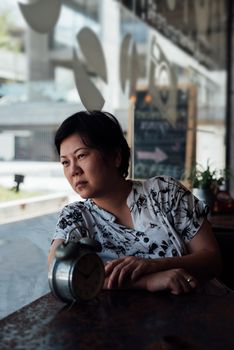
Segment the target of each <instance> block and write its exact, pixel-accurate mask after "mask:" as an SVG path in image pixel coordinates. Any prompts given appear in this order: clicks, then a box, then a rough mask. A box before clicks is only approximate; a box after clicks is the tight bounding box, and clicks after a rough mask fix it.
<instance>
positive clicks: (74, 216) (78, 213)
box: [57, 201, 88, 229]
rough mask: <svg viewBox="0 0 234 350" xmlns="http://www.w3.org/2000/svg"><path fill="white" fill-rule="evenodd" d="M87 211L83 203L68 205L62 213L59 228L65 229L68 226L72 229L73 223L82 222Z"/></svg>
mask: <svg viewBox="0 0 234 350" xmlns="http://www.w3.org/2000/svg"><path fill="white" fill-rule="evenodd" d="M87 210H88V208H87V205H86V203H85V202H82V201H79V202H73V203H70V204H67V205H66V206H65V207H64V208H63V209H62V210H61V212H60V216H59V221H58V224H57V226H58V227H59V228H61V229H65V228H66V227H67V226H68V227H71V226H72V225H73V223H79V222H82V221H83V217H84V216H86V213H87Z"/></svg>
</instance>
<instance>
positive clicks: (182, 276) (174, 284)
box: [104, 269, 198, 295]
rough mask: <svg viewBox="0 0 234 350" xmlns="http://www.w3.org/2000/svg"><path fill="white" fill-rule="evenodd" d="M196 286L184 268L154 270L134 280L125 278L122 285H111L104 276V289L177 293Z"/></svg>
mask: <svg viewBox="0 0 234 350" xmlns="http://www.w3.org/2000/svg"><path fill="white" fill-rule="evenodd" d="M197 286H198V281H197V279H196V278H195V277H193V276H191V275H190V274H189V273H188V272H187V271H185V270H184V269H170V270H167V271H161V272H155V273H151V274H148V275H145V276H142V277H140V278H139V279H138V280H137V281H136V282H133V281H131V280H129V279H128V280H126V282H125V283H124V284H123V285H122V286H117V285H113V284H112V283H110V281H109V278H108V277H106V279H105V283H104V289H110V288H123V289H131V288H132V289H145V290H148V291H149V292H159V291H169V292H170V293H172V294H175V295H179V294H185V293H189V292H191V291H192V290H193V289H195V288H196V287H197Z"/></svg>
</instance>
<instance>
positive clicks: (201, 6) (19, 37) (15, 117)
mask: <svg viewBox="0 0 234 350" xmlns="http://www.w3.org/2000/svg"><path fill="white" fill-rule="evenodd" d="M4 4H5V7H4ZM0 11H1V14H0V18H1V22H2V29H1V27H0V61H1V62H0V163H1V167H2V169H6V170H4V171H3V170H2V172H1V171H0V187H1V186H4V185H5V184H7V185H8V183H10V181H13V180H12V176H13V175H14V181H15V188H18V192H20V190H21V189H24V186H26V185H27V181H28V179H30V176H31V175H30V171H32V169H33V167H34V166H35V169H39V168H36V167H40V166H42V164H43V169H46V166H48V169H49V168H50V169H52V170H51V174H53V175H51V178H50V179H49V180H48V181H50V182H51V181H52V182H53V176H56V175H54V174H57V172H58V170H57V168H54V166H57V163H58V156H57V154H56V150H55V148H54V146H53V137H54V134H55V132H56V130H57V128H58V126H59V124H60V123H61V122H62V121H63V120H64V119H65V118H66V117H67V116H69V115H71V114H72V113H74V112H75V111H77V110H84V109H85V110H103V111H109V112H111V113H113V114H114V115H115V116H116V117H117V119H118V120H119V122H120V124H121V126H122V128H123V131H124V134H125V136H126V139H127V141H128V144H129V146H130V148H131V166H130V169H129V174H130V177H131V178H134V179H139V180H144V179H147V178H150V177H153V176H157V175H162V174H163V175H168V176H172V177H174V178H176V179H178V180H180V181H181V182H182V183H183V184H184V185H185V186H187V187H189V188H190V190H191V191H193V193H194V195H195V196H197V197H198V198H199V199H201V200H203V201H204V202H206V203H207V204H208V206H209V208H210V211H209V220H210V221H211V223H212V226H213V230H214V233H215V236H216V238H217V241H218V244H219V247H220V251H221V256H222V261H223V270H222V273H221V276H220V280H221V281H222V283H224V284H225V285H226V286H227V287H228V288H230V294H231V290H232V289H234V274H233V266H234V265H233V264H234V156H233V155H234V112H233V110H234V94H233V91H234V88H233V87H234V83H233V67H234V58H233V57H234V55H233V53H234V46H233V44H234V42H233V37H234V36H233V30H234V29H233V24H234V21H233V18H234V14H233V2H232V1H231V0H204V1H200V0H86V1H83V0H51V1H49V2H47V1H44V0H37V1H35V0H28V1H21V0H19V1H17V2H16V1H5V0H3V2H2V4H1V5H0ZM20 164H23V165H22V166H21V167H20ZM25 164H27V166H28V167H29V168H30V171H29V172H27V170H26V169H27V166H25ZM14 166H15V168H14ZM24 167H25V168H24ZM7 169H12V170H11V171H9V170H7ZM36 171H38V170H36ZM43 171H44V170H43ZM17 179H18V180H19V179H20V180H19V181H18V182H17ZM26 180H27V181H26ZM4 181H5V182H4ZM40 181H41V182H43V177H42V178H41V179H40V178H38V179H37V185H38V188H40ZM54 183H55V182H54ZM43 186H44V185H43ZM44 187H45V186H44ZM65 189H66V187H65ZM44 190H46V191H48V192H53V190H54V189H51V188H44ZM0 200H1V199H0ZM68 200H70V199H68ZM63 203H64V202H63ZM0 205H1V203H0ZM39 206H40V207H41V210H42V211H43V208H42V207H43V205H39ZM21 207H22V205H21ZM24 207H25V205H24ZM55 210H57V208H56V209H54V211H55ZM47 211H48V212H47ZM51 211H53V210H51V209H47V207H46V206H44V211H43V212H41V213H42V214H40V213H38V212H36V213H33V211H32V212H30V214H29V216H28V217H27V220H28V219H29V218H30V217H32V218H34V217H39V216H40V217H43V216H45V215H47V214H49V213H51ZM2 212H3V207H2ZM4 213H5V212H4ZM3 215H8V214H3ZM14 215H17V214H16V212H15V210H13V209H11V210H10V215H9V217H8V221H7V222H6V221H5V222H4V220H3V219H2V220H3V221H2V224H0V234H1V227H2V232H3V231H4V230H5V228H6V226H4V225H9V223H10V222H19V221H17V220H19V219H18V217H17V218H16V216H15V217H14ZM19 215H21V214H19ZM1 218H2V217H1V214H0V220H1ZM25 220H26V219H23V221H24V225H25ZM0 222H1V221H0ZM41 223H42V225H43V221H41ZM18 227H21V226H20V222H19V225H18ZM50 234H51V232H50ZM46 239H47V244H48V242H49V239H50V237H49V236H48V237H47V238H46ZM0 246H1V236H0ZM45 259H46V257H45ZM51 278H52V277H51ZM0 279H1V278H0ZM121 293H123V292H121ZM121 293H119V294H118V293H117V294H115V293H114V294H113V295H111V296H110V297H108V298H104V297H103V296H102V295H101V297H100V298H101V299H100V300H102V303H103V305H104V306H103V308H102V309H101V306H100V307H99V309H98V311H97V313H96V315H95V317H94V318H95V322H94V323H93V324H92V325H90V327H93V329H94V330H93V331H90V334H91V335H90V338H89V336H88V334H89V333H88V332H87V327H89V325H88V323H87V322H88V321H87V319H88V317H89V316H90V314H91V313H92V312H94V310H95V303H94V302H92V303H91V304H89V307H88V311H87V310H86V308H85V305H84V304H81V306H80V309H79V310H78V311H79V315H80V316H79V317H80V319H79V318H78V316H77V314H76V310H75V311H74V309H71V311H70V314H69V308H68V307H67V308H66V307H64V309H63V311H61V304H59V303H58V302H57V303H56V302H55V301H54V299H53V297H52V296H51V294H48V295H47V296H46V297H45V299H41V301H40V300H39V301H38V300H36V301H35V302H34V304H30V307H29V309H27V310H26V309H25V310H26V311H24V310H23V309H22V310H23V311H22V314H20V312H21V309H20V306H18V307H16V310H14V311H15V313H14V314H12V315H13V316H12V318H10V319H9V317H11V316H8V315H4V316H7V317H6V318H3V320H2V326H3V327H4V329H5V333H4V334H5V337H4V344H3V347H1V346H0V348H1V349H7V347H4V345H5V346H8V345H9V344H10V342H11V345H12V346H11V348H12V349H18V347H17V344H18V345H19V344H20V345H21V346H22V349H23V348H25V349H26V347H24V344H26V333H25V332H26V331H25V329H23V330H22V332H21V333H20V332H18V331H15V332H16V333H14V331H13V330H12V329H13V328H14V325H16V323H17V324H18V323H19V322H20V321H19V320H20V317H22V319H23V320H24V321H25V322H26V324H27V325H28V326H29V327H31V326H32V323H33V322H36V324H38V327H39V328H38V329H39V331H37V332H36V331H35V330H33V331H32V333H31V334H29V335H28V337H29V344H31V347H29V348H30V349H32V348H33V349H37V348H38V349H39V348H40V349H42V348H43V349H45V350H46V349H52V348H53V349H74V347H73V346H74V341H75V340H77V341H78V342H80V344H81V347H80V349H110V347H111V340H110V339H107V338H108V337H107V335H106V336H104V335H103V332H102V330H100V329H99V328H102V327H101V326H100V324H101V323H100V322H103V327H106V332H107V333H108V329H110V334H113V329H115V333H114V335H113V339H112V340H113V346H112V347H113V349H148V350H150V349H152V350H153V349H159V350H160V349H181V350H182V349H208V348H210V349H211V348H212V349H221V343H222V342H221V339H222V340H223V337H224V336H223V337H222V336H220V338H219V335H218V334H219V331H218V327H219V324H221V323H222V322H223V323H225V325H226V322H227V323H228V325H226V330H227V331H226V336H225V337H226V338H225V339H226V340H225V341H226V347H225V346H222V348H225V349H233V348H234V343H233V341H232V335H231V326H232V327H233V326H234V323H233V322H234V318H233V316H232V314H234V313H232V311H234V299H233V297H232V299H230V300H229V299H228V298H229V297H230V296H229V295H228V296H226V295H225V296H223V295H221V296H220V298H219V299H218V300H216V299H212V297H213V296H212V295H211V296H210V298H209V297H208V296H207V299H206V300H202V301H200V300H199V301H198V304H197V305H198V306H197V309H196V310H193V309H192V308H191V312H192V310H193V311H194V312H195V316H194V318H193V319H192V317H191V316H190V315H189V312H188V314H186V313H185V311H183V315H182V316H180V317H181V318H180V319H179V321H181V322H186V321H185V320H184V319H183V317H184V318H186V319H187V320H188V324H187V328H186V329H187V330H189V331H191V339H190V338H189V337H186V336H185V333H184V331H183V330H182V328H181V327H180V326H177V328H173V327H175V326H174V325H173V324H172V323H170V324H169V325H168V327H169V330H170V332H169V333H167V334H166V333H165V334H164V333H163V332H164V328H163V327H164V326H163V322H164V323H166V322H167V321H166V320H167V319H168V318H171V319H173V318H174V321H175V322H176V323H177V321H176V318H175V316H171V312H173V310H172V309H173V307H172V306H171V305H170V308H169V307H168V305H167V304H166V301H165V300H164V296H161V295H159V296H158V297H157V298H159V299H157V300H156V303H157V302H159V303H160V307H159V306H158V307H156V306H155V305H154V306H152V304H154V301H153V296H152V295H151V296H150V297H149V299H147V300H145V301H142V300H141V301H140V302H139V299H140V298H141V294H137V295H135V294H134V295H132V296H131V294H129V293H130V292H128V294H127V295H126V296H124V294H123V295H122V294H121ZM27 294H28V291H27ZM42 294H43V293H42ZM42 294H41V295H39V296H40V297H41V296H42ZM22 298H23V296H22ZM123 298H124V299H125V301H123ZM186 298H187V297H186ZM217 298H218V297H217ZM230 298H231V297H230ZM104 299H105V301H104ZM25 300H26V299H25ZM221 300H222V301H221ZM31 301H32V302H33V300H31ZM138 302H139V310H137V311H136V310H135V309H137V308H138V306H137V305H136V303H138ZM192 302H193V303H196V299H195V298H194V299H193V301H192ZM209 302H210V308H211V307H215V312H216V313H217V315H216V316H217V317H216V318H215V317H214V318H213V321H211V320H210V317H212V315H211V313H210V314H209V312H210V311H207V315H208V316H207V319H208V321H207V324H209V326H207V325H205V326H204V325H203V324H202V323H199V313H200V315H201V317H203V316H204V317H206V314H205V312H206V311H205V305H207V303H209ZM186 303H187V299H184V300H183V301H181V305H179V304H178V302H176V301H175V302H174V311H175V312H177V311H178V312H180V311H179V310H180V309H179V308H180V307H183V308H186V305H187V304H186ZM222 303H223V304H222ZM128 304H129V305H131V306H127V305H128ZM48 305H49V306H48ZM189 305H190V304H189ZM214 305H216V306H214ZM230 305H231V306H230ZM229 306H230V309H229ZM26 307H27V306H26ZM163 307H165V309H164V310H165V315H164V316H162V317H161V319H160V320H161V324H159V323H157V325H156V326H155V324H153V325H152V321H151V318H152V317H153V313H154V312H155V313H156V314H157V312H158V313H160V315H161V313H162V314H163ZM187 307H188V306H187ZM188 308H189V307H188ZM199 308H200V309H199ZM85 310H86V311H85ZM150 310H151V312H150ZM152 310H153V311H152ZM209 310H210V309H209ZM0 311H1V307H0ZM134 311H135V312H136V313H137V317H139V320H138V321H136V323H135V324H134V323H133V321H132V318H134V317H135V316H134ZM17 312H18V314H17ZM95 312H96V311H95ZM108 312H109V313H110V315H111V317H112V320H111V321H110V322H109V323H108V322H107V321H106V314H107V313H108ZM147 312H148V313H147ZM30 313H38V318H39V317H44V320H45V323H44V326H43V325H42V324H41V323H39V321H38V319H37V317H36V316H35V317H34V318H33V317H32V316H29V315H30ZM55 314H56V317H57V318H56V319H55V321H52V316H51V315H55ZM43 315H44V316H43ZM69 315H70V316H69ZM30 317H31V318H30ZM54 317H55V316H54ZM69 317H70V321H69ZM90 317H92V316H90ZM141 317H142V319H143V321H144V322H145V325H144V329H147V324H148V330H147V333H146V334H147V336H148V338H147V339H148V340H147V341H146V340H144V341H143V340H142V339H140V338H138V336H137V333H138V332H139V333H141V331H140V329H141V325H142V323H141V321H140V318H141ZM218 318H219V319H218ZM118 320H119V322H120V323H121V322H122V323H123V324H124V325H125V326H126V329H125V330H123V328H119V327H120V326H119V324H118ZM124 320H125V321H124ZM194 320H195V321H194ZM143 321H142V322H143ZM179 321H178V322H179ZM0 322H1V321H0ZM69 322H70V323H69ZM76 322H78V323H79V322H80V328H79V327H78V328H79V329H78V330H75V324H76ZM127 322H128V323H127ZM170 322H172V321H170ZM194 322H195V323H194ZM209 322H210V323H209ZM219 322H220V323H219ZM67 324H70V329H71V330H72V331H71V330H70V331H68V326H66V325H67ZM131 324H132V327H133V328H134V327H135V330H133V329H131ZM10 325H11V327H13V328H12V329H11V328H10ZM50 326H51V327H52V328H51V329H52V330H51V331H49V327H50ZM203 326H204V327H206V326H207V329H206V328H204V329H205V330H206V331H207V334H208V335H209V334H210V336H211V335H212V337H213V338H214V339H213V340H212V341H211V340H210V338H209V337H208V336H207V338H206V337H205V336H200V332H201V333H202V332H203ZM19 327H20V326H19ZM22 327H23V326H22ZM63 327H64V328H66V327H67V329H63ZM153 327H156V328H155V329H156V334H161V335H160V336H158V337H157V335H156V336H155V337H156V338H155V337H154V336H153V335H152V334H153V333H152V332H154V328H153ZM196 327H197V328H196ZM212 327H213V328H214V329H213V330H211V328H212ZM138 328H139V329H138ZM229 328H230V330H229ZM174 329H176V331H177V332H178V333H176V332H174ZM191 329H192V330H191ZM82 330H83V331H84V332H83V333H82ZM99 330H100V332H101V335H100V338H98V336H99ZM216 330H217V334H216V336H214V333H215V332H216ZM60 331H61V335H64V336H65V338H66V337H67V335H68V334H69V337H70V336H71V338H69V340H68V339H67V342H65V340H61V339H59V340H58V338H57V337H56V336H55V333H56V332H58V333H59V332H60ZM43 332H44V334H45V337H44V338H43ZM66 332H67V333H66ZM118 332H119V340H117V336H118ZM157 332H158V333H157ZM160 332H161V333H160ZM71 333H72V335H71ZM198 333H199V335H198ZM14 334H15V338H14ZM129 334H130V335H129ZM162 334H164V336H162ZM178 334H179V335H178ZM121 337H122V338H121ZM128 337H129V339H128ZM197 337H200V338H199V339H200V340H199V341H198V343H196V339H197ZM42 338H43V339H42ZM9 339H10V340H9ZM14 339H15V340H14ZM121 339H122V342H121ZM54 341H55V342H57V347H53V344H54V343H53V342H54ZM17 342H19V343H17ZM0 343H1V340H0ZM94 344H96V345H94ZM196 344H197V345H196ZM25 346H26V345H25ZM40 346H41V347H40ZM29 348H28V349H29ZM78 348H79V347H78Z"/></svg>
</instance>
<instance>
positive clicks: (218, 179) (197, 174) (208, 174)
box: [185, 161, 227, 209]
mask: <svg viewBox="0 0 234 350" xmlns="http://www.w3.org/2000/svg"><path fill="white" fill-rule="evenodd" d="M226 178H227V170H226V169H216V168H215V169H212V167H211V165H210V164H209V161H208V162H207V166H206V167H204V166H202V165H200V164H198V163H196V164H195V165H194V166H192V168H191V170H190V171H189V174H188V175H186V176H185V179H186V180H187V181H188V182H189V185H190V187H191V188H192V191H193V194H194V195H195V196H196V197H198V198H199V199H201V200H203V201H204V202H206V203H207V204H208V205H209V207H210V208H211V209H212V208H213V205H214V201H215V198H216V194H217V193H218V191H219V189H220V186H222V185H224V183H225V179H226Z"/></svg>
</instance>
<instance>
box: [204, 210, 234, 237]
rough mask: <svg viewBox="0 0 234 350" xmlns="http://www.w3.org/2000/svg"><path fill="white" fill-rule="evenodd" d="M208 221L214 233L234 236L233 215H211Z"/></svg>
mask: <svg viewBox="0 0 234 350" xmlns="http://www.w3.org/2000/svg"><path fill="white" fill-rule="evenodd" d="M210 221H211V223H212V226H213V229H214V231H215V232H220V233H222V232H233V234H234V213H233V214H216V215H212V216H211V218H210Z"/></svg>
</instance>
